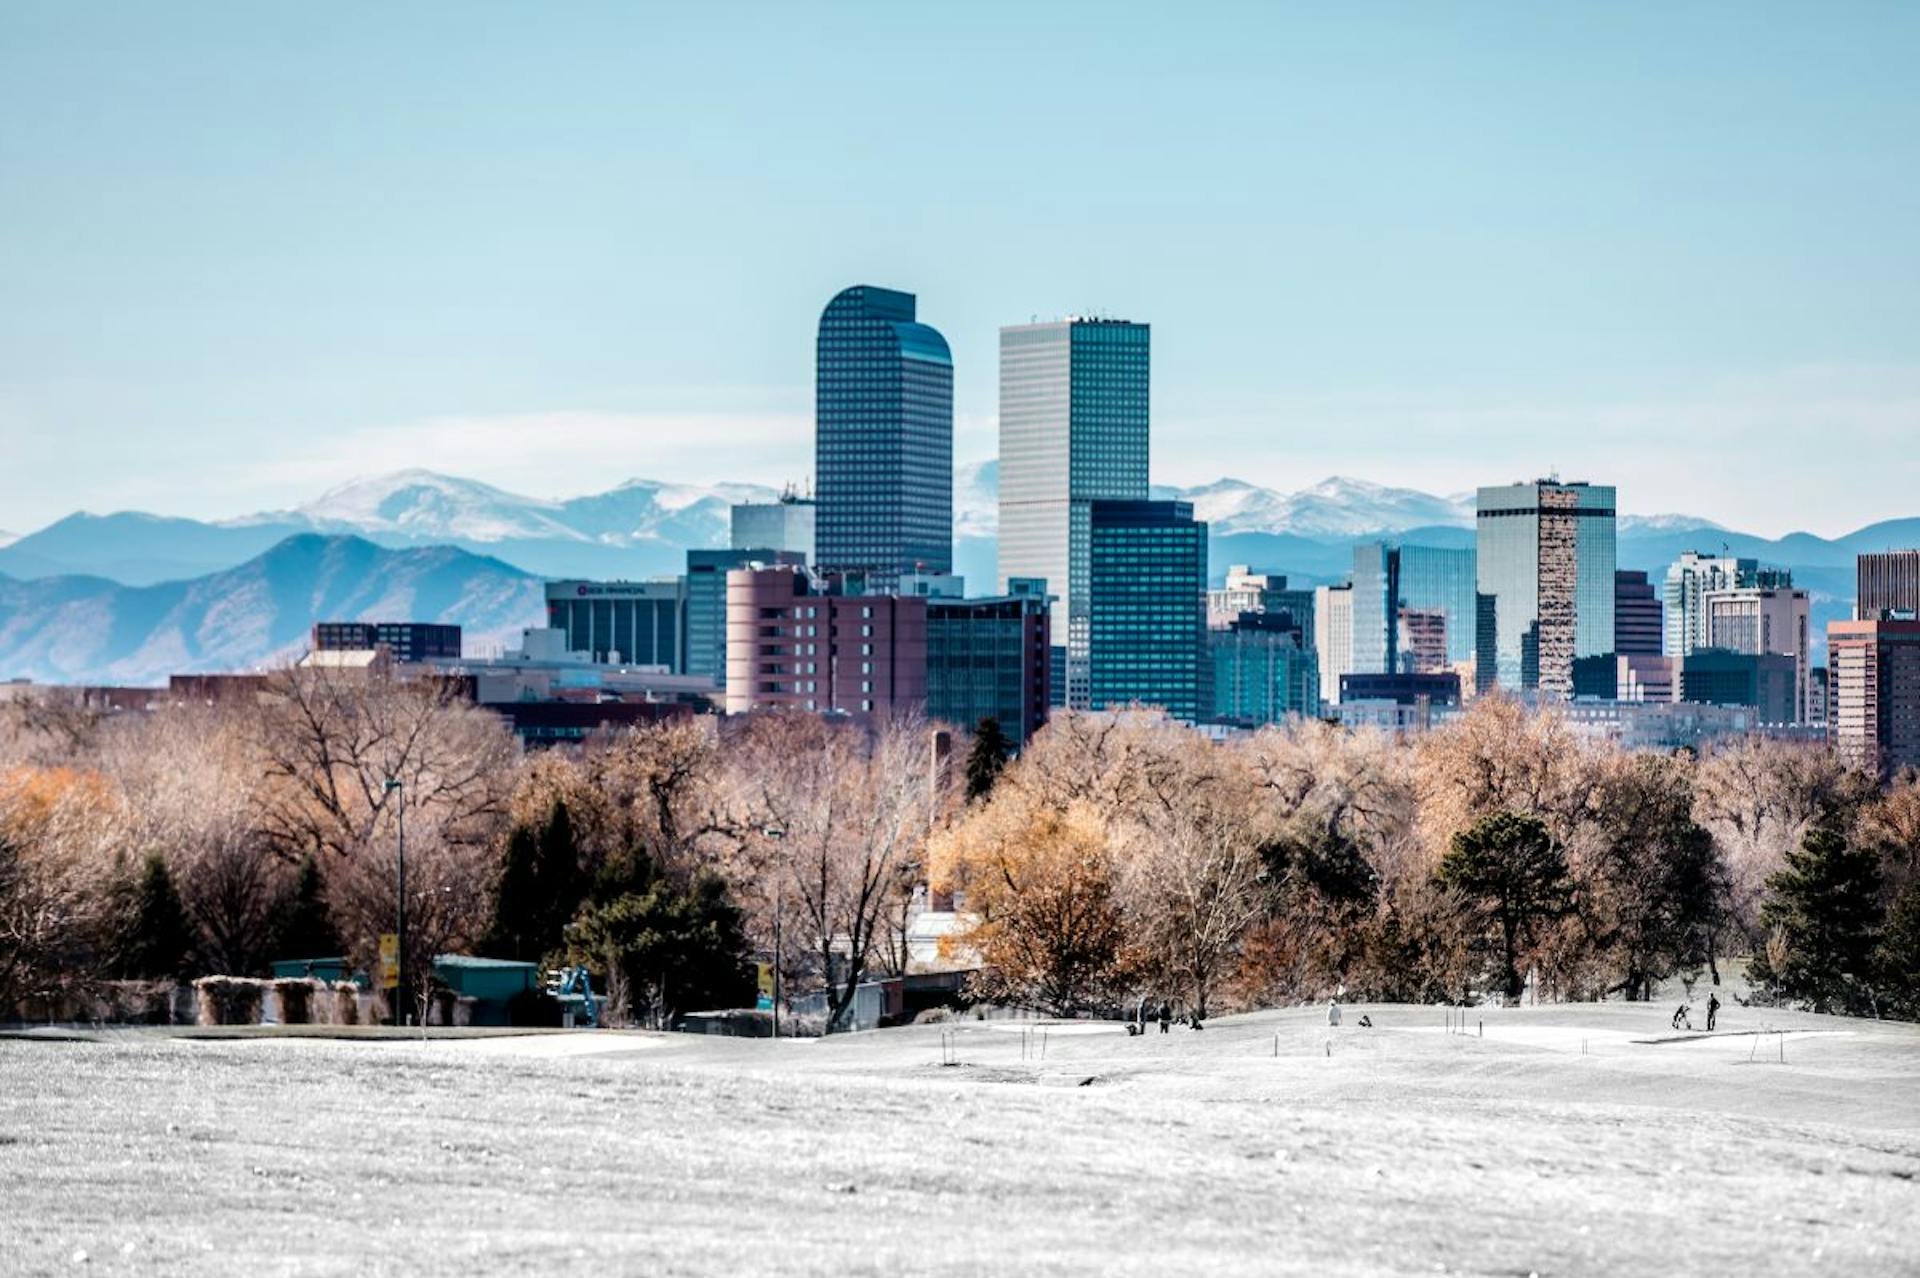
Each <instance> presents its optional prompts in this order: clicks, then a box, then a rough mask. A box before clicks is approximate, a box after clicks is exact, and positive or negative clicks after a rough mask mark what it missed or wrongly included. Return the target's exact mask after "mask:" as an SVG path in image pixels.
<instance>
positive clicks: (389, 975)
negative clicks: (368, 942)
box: [380, 932, 400, 990]
mask: <svg viewBox="0 0 1920 1278" xmlns="http://www.w3.org/2000/svg"><path fill="white" fill-rule="evenodd" d="M380 988H381V989H383V990H393V989H399V988H400V938H399V937H398V936H396V935H395V934H394V933H392V932H382V933H381V934H380Z"/></svg>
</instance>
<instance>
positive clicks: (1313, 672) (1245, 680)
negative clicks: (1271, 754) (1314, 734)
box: [1207, 611, 1320, 727]
mask: <svg viewBox="0 0 1920 1278" xmlns="http://www.w3.org/2000/svg"><path fill="white" fill-rule="evenodd" d="M1306 633H1308V632H1303V631H1302V630H1301V629H1300V628H1299V627H1298V626H1297V625H1295V624H1294V623H1293V620H1292V617H1291V615H1290V614H1289V613H1287V612H1284V611H1282V612H1245V613H1242V614H1241V615H1240V616H1239V617H1237V618H1235V619H1234V621H1233V622H1232V624H1230V625H1228V626H1225V627H1218V628H1209V630H1208V632H1207V649H1208V654H1209V656H1210V659H1211V661H1212V664H1213V673H1212V678H1213V718H1214V719H1215V720H1217V721H1220V722H1224V723H1236V724H1242V725H1245V726H1248V727H1258V726H1260V725H1262V724H1268V723H1281V722H1284V721H1285V720H1286V719H1287V718H1288V717H1290V716H1295V715H1297V716H1300V717H1302V718H1309V719H1311V718H1317V717H1318V716H1319V714H1320V666H1319V658H1318V657H1317V656H1316V654H1315V653H1314V651H1313V649H1311V648H1310V647H1306V646H1304V645H1303V643H1302V638H1303V635H1304V634H1306Z"/></svg>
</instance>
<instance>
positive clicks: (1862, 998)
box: [1752, 821, 1884, 1012]
mask: <svg viewBox="0 0 1920 1278" xmlns="http://www.w3.org/2000/svg"><path fill="white" fill-rule="evenodd" d="M1767 894H1768V896H1767V900H1766V902H1765V904H1763V905H1762V906H1761V907H1760V921H1761V922H1762V923H1763V924H1765V925H1766V926H1767V927H1768V928H1769V929H1770V930H1771V931H1772V932H1773V934H1774V935H1775V936H1776V937H1778V938H1779V942H1780V944H1779V946H1778V951H1779V961H1778V962H1777V963H1776V962H1775V961H1774V960H1773V959H1771V958H1769V957H1768V955H1766V954H1764V953H1763V954H1760V955H1758V956H1756V957H1755V959H1754V961H1753V967H1752V973H1753V975H1754V977H1755V978H1756V979H1757V980H1759V981H1762V982H1764V983H1766V984H1768V985H1771V986H1772V987H1773V988H1774V989H1776V990H1777V991H1778V992H1779V993H1781V994H1782V995H1784V996H1786V997H1788V998H1791V999H1797V1000H1800V1001H1802V1002H1804V1003H1806V1004H1807V1005H1808V1006H1810V1007H1811V1008H1812V1009H1813V1010H1814V1011H1816V1012H1828V1011H1846V1010H1861V1009H1863V1008H1865V1007H1867V1006H1869V981H1870V979H1871V976H1872V972H1873V957H1874V941H1875V933H1876V932H1877V930H1878V929H1879V926H1880V922H1881V919H1882V917H1883V915H1884V909H1883V907H1882V905H1881V903H1880V861H1879V857H1878V856H1877V855H1875V853H1874V852H1873V851H1872V850H1871V849H1868V848H1860V847H1855V846H1854V845H1853V842H1852V841H1851V840H1850V839H1849V838H1848V837H1847V832H1846V830H1845V829H1843V828H1842V827H1841V826H1840V825H1839V823H1838V822H1835V821H1828V822H1825V823H1823V824H1821V825H1817V826H1815V827H1814V828H1813V829H1811V830H1808V831H1807V833H1806V837H1805V838H1803V839H1801V841H1800V846H1799V847H1798V848H1796V849H1794V850H1792V851H1790V852H1788V853H1787V864H1786V867H1785V868H1784V869H1782V870H1780V871H1778V872H1776V873H1775V874H1773V875H1771V876H1770V877H1769V878H1768V879H1767Z"/></svg>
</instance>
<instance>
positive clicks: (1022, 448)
mask: <svg viewBox="0 0 1920 1278" xmlns="http://www.w3.org/2000/svg"><path fill="white" fill-rule="evenodd" d="M1150 362H1151V330H1150V327H1149V326H1148V325H1146V324H1135V323H1132V322H1130V321H1127V320H1106V319H1081V318H1072V319H1067V320H1062V321H1060V322H1058V323H1050V324H1023V325H1016V326H1014V327H1010V328H1003V329H1001V330H1000V546H999V551H1000V563H999V573H1000V582H1001V588H1002V589H1005V588H1006V583H1007V581H1008V580H1009V579H1011V578H1014V577H1040V578H1045V579H1046V582H1047V589H1048V591H1049V592H1050V593H1051V594H1053V595H1054V597H1055V603H1054V606H1053V623H1052V631H1053V642H1054V644H1055V646H1056V647H1057V648H1059V649H1060V650H1061V651H1060V652H1059V654H1058V655H1057V657H1056V661H1055V668H1056V670H1057V671H1058V672H1059V675H1060V677H1059V678H1058V679H1057V680H1056V681H1055V686H1054V697H1055V699H1056V700H1057V701H1059V702H1060V703H1061V704H1064V705H1068V706H1074V707H1078V708H1086V707H1087V706H1089V705H1090V704H1091V697H1092V688H1093V683H1092V680H1093V672H1092V669H1091V666H1090V661H1091V655H1090V654H1091V649H1090V643H1091V632H1090V629H1089V628H1090V626H1091V617H1092V607H1093V601H1092V595H1091V589H1092V571H1091V564H1090V558H1089V556H1090V554H1091V546H1092V536H1091V514H1090V508H1091V504H1092V503H1093V502H1096V501H1125V502H1143V501H1145V500H1146V498H1147V426H1148V420H1147V400H1148V395H1147V392H1148V370H1149V365H1150Z"/></svg>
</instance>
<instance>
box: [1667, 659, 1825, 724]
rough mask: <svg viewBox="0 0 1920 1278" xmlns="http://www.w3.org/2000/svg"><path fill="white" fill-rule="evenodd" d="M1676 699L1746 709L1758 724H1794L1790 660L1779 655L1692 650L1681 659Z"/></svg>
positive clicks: (1793, 689) (1795, 720) (1795, 719)
mask: <svg viewBox="0 0 1920 1278" xmlns="http://www.w3.org/2000/svg"><path fill="white" fill-rule="evenodd" d="M1679 667H1680V693H1679V699H1680V700H1682V701H1686V702H1690V703H1692V704H1695V705H1709V706H1747V707H1750V708H1751V709H1753V710H1754V711H1755V712H1756V714H1757V715H1758V717H1759V721H1760V722H1761V723H1796V722H1798V721H1799V718H1798V715H1797V714H1796V712H1795V701H1794V697H1795V687H1796V680H1795V675H1794V663H1793V658H1792V657H1788V656H1783V655H1780V654H1778V653H1754V652H1731V651H1729V650H1727V649H1725V648H1695V649H1694V650H1693V651H1692V652H1690V653H1688V654H1687V655H1686V656H1684V657H1682V658H1680V662H1679Z"/></svg>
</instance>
